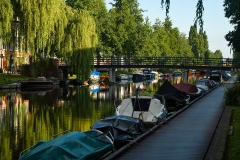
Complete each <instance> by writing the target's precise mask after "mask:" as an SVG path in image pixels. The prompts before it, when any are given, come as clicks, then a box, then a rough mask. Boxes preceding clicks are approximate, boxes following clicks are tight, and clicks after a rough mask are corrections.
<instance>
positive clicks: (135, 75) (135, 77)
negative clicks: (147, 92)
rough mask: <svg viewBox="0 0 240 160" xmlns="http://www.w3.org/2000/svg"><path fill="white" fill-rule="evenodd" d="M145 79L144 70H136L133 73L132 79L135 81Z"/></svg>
mask: <svg viewBox="0 0 240 160" xmlns="http://www.w3.org/2000/svg"><path fill="white" fill-rule="evenodd" d="M144 79H145V76H144V74H143V72H142V71H134V72H133V74H132V80H133V81H135V82H141V81H143V80H144Z"/></svg>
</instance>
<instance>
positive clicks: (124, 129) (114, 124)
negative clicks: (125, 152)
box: [92, 115, 148, 149]
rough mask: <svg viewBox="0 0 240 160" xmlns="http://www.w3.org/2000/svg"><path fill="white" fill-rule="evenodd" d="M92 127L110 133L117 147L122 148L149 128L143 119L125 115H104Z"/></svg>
mask: <svg viewBox="0 0 240 160" xmlns="http://www.w3.org/2000/svg"><path fill="white" fill-rule="evenodd" d="M92 128H93V129H97V130H100V131H102V132H103V133H104V134H107V135H109V134H110V135H111V136H112V137H113V141H114V147H115V149H119V148H121V147H122V146H123V145H125V144H126V143H128V142H129V141H130V140H134V139H135V138H137V137H138V136H139V135H141V134H143V133H145V132H146V131H147V130H148V129H147V128H146V126H145V124H144V122H143V121H142V120H141V119H139V118H133V117H129V116H124V115H118V116H111V117H104V118H102V119H100V120H98V121H96V122H95V123H94V125H93V127H92Z"/></svg>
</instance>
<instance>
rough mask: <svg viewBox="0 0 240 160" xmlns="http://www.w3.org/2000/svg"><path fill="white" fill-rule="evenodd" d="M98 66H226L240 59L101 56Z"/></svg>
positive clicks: (97, 61) (239, 61)
mask: <svg viewBox="0 0 240 160" xmlns="http://www.w3.org/2000/svg"><path fill="white" fill-rule="evenodd" d="M94 66H95V67H96V68H131V67H132V68H134V67H136V68H144V67H150V68H158V67H165V68H191V67H194V68H199V67H200V68H225V69H229V68H232V67H240V59H230V58H208V59H205V58H194V57H131V58H125V57H115V56H114V57H99V58H94Z"/></svg>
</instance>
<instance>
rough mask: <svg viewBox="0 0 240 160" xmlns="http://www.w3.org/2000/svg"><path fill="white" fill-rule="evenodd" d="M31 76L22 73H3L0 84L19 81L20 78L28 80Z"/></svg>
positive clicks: (0, 76)
mask: <svg viewBox="0 0 240 160" xmlns="http://www.w3.org/2000/svg"><path fill="white" fill-rule="evenodd" d="M28 79H29V77H27V76H21V75H11V74H1V75H0V84H4V83H12V82H17V81H19V80H28Z"/></svg>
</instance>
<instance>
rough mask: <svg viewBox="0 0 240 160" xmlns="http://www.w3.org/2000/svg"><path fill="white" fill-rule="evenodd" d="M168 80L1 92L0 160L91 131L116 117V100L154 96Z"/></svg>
mask: <svg viewBox="0 0 240 160" xmlns="http://www.w3.org/2000/svg"><path fill="white" fill-rule="evenodd" d="M202 77H204V75H192V76H189V78H188V82H189V83H192V84H194V83H195V81H196V80H198V79H200V78H202ZM166 79H168V80H169V81H170V82H171V83H172V84H176V83H181V82H184V78H183V77H182V76H178V77H168V78H166ZM166 79H165V78H161V79H157V80H153V81H144V82H139V83H134V82H129V81H122V82H121V83H118V84H115V85H111V86H110V85H108V84H107V83H101V84H92V85H89V86H71V85H69V86H68V87H64V88H61V87H56V88H55V89H54V90H52V91H48V92H21V91H20V90H17V91H16V90H0V159H1V160H15V159H18V158H19V155H20V153H21V151H23V150H24V149H26V148H29V147H30V146H32V145H34V144H36V143H37V142H38V141H39V140H49V139H51V137H52V136H54V135H56V134H58V133H61V132H63V131H66V130H70V131H86V130H89V129H90V128H91V126H92V125H93V124H94V122H95V121H96V120H99V119H101V118H102V117H108V116H113V115H114V112H115V106H114V100H116V99H122V98H123V97H124V96H126V95H129V94H131V93H133V92H134V89H135V88H137V87H140V88H144V89H146V91H147V92H149V93H153V94H154V93H155V92H156V91H157V89H158V88H159V87H160V86H161V84H163V82H164V81H165V80H166Z"/></svg>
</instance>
